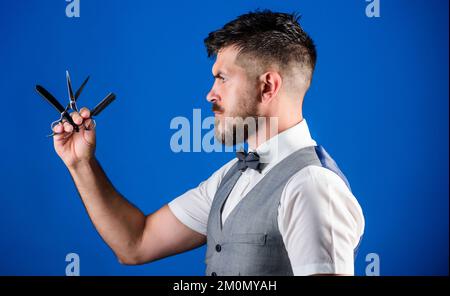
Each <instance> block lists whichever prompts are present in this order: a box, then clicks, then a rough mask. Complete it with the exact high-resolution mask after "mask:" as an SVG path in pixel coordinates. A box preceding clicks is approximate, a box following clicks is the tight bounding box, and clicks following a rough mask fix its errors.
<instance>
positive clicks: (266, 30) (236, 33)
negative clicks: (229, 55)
mask: <svg viewBox="0 0 450 296" xmlns="http://www.w3.org/2000/svg"><path fill="white" fill-rule="evenodd" d="M299 19H300V16H299V15H298V14H296V13H293V14H288V13H278V12H272V11H270V10H263V11H259V10H257V11H254V12H249V13H247V14H243V15H241V16H239V17H238V18H237V19H235V20H233V21H231V22H229V23H227V24H226V25H225V26H223V28H221V29H219V30H217V31H214V32H211V33H209V35H208V37H207V38H205V40H204V42H205V45H206V50H207V52H208V57H214V56H216V55H217V53H218V52H219V51H220V50H221V49H223V48H225V47H227V46H231V45H232V46H235V47H236V48H237V49H238V50H239V54H249V55H250V56H252V57H255V58H257V59H258V60H259V61H262V62H270V63H276V64H278V65H279V66H281V67H282V68H284V67H286V66H288V65H290V64H291V63H297V64H299V65H300V66H301V67H306V68H307V69H308V70H309V71H308V72H310V73H308V74H309V75H308V76H310V77H309V80H311V77H312V72H313V71H314V68H315V65H316V59H317V53H316V47H315V45H314V42H313V40H312V39H311V38H310V37H309V36H308V34H306V32H305V31H303V29H302V27H301V26H300V24H299V22H298V20H299Z"/></svg>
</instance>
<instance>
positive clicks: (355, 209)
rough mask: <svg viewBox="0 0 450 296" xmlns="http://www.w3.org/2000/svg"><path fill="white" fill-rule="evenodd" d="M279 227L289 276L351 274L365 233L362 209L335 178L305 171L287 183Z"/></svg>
mask: <svg viewBox="0 0 450 296" xmlns="http://www.w3.org/2000/svg"><path fill="white" fill-rule="evenodd" d="M278 226H279V229H280V233H281V234H282V236H283V241H284V244H285V247H286V250H287V252H288V256H289V259H290V261H291V266H292V269H293V272H294V275H311V274H321V273H322V274H347V275H353V274H354V249H355V248H356V247H357V245H358V243H359V241H360V237H361V236H362V234H363V231H364V217H363V214H362V210H361V207H360V206H359V203H358V202H357V200H356V198H355V197H354V196H353V194H352V193H351V191H350V190H349V189H348V188H347V186H346V185H345V183H344V182H343V181H342V179H340V177H339V176H338V175H336V174H335V173H333V172H332V171H330V170H328V169H326V168H323V167H319V166H308V167H306V168H304V169H302V170H301V171H299V172H298V173H297V174H295V175H294V176H293V177H292V178H291V179H290V180H289V182H288V183H287V184H286V186H285V188H284V190H283V193H282V197H281V200H280V205H279V209H278Z"/></svg>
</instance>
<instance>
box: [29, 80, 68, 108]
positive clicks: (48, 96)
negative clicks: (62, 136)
mask: <svg viewBox="0 0 450 296" xmlns="http://www.w3.org/2000/svg"><path fill="white" fill-rule="evenodd" d="M36 91H37V92H38V93H39V94H40V95H41V96H42V97H43V98H44V99H45V100H47V102H49V103H50V105H52V106H53V107H55V109H56V110H58V112H59V113H63V112H64V110H65V109H64V107H63V106H62V105H61V103H60V102H58V100H57V99H56V98H55V97H54V96H53V95H52V94H51V93H49V92H48V91H47V90H46V89H45V88H43V87H42V86H40V85H36Z"/></svg>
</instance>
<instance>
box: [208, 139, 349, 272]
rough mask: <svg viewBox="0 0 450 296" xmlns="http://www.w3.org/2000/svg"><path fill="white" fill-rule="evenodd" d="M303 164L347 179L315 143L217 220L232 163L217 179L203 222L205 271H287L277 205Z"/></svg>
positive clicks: (232, 176)
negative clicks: (218, 180) (217, 184)
mask: <svg viewBox="0 0 450 296" xmlns="http://www.w3.org/2000/svg"><path fill="white" fill-rule="evenodd" d="M309 165H316V166H323V167H326V168H328V169H330V170H332V171H333V172H335V173H336V174H337V175H339V176H340V177H341V178H342V179H343V180H344V182H345V183H346V184H347V186H348V182H347V179H346V178H345V176H344V175H343V174H342V172H341V171H340V170H339V168H338V167H337V165H336V163H335V162H334V161H333V159H331V157H330V156H329V155H328V153H327V152H326V151H325V150H324V149H323V148H322V147H321V146H315V147H306V148H303V149H300V150H297V151H296V152H294V153H292V154H291V155H289V156H288V157H286V158H285V159H283V160H282V161H281V162H279V163H278V164H277V165H276V166H275V167H273V168H272V169H271V170H270V171H269V172H268V173H267V175H266V176H265V177H264V178H263V179H262V180H261V181H260V182H259V183H258V184H257V185H256V186H255V187H254V188H253V189H251V190H250V192H249V193H248V194H247V195H246V196H245V197H244V198H243V199H242V200H241V201H240V202H239V203H238V204H237V205H236V207H235V208H234V209H233V210H232V212H231V213H230V214H229V216H228V218H227V219H226V221H225V223H224V224H223V225H222V219H221V216H222V209H223V206H224V204H225V201H226V199H227V198H228V195H229V194H230V192H231V190H232V189H233V187H234V185H235V184H236V182H237V180H238V179H239V177H240V176H241V171H239V170H238V169H237V163H236V164H235V165H234V166H232V167H231V168H230V169H229V171H228V172H227V174H226V175H225V176H224V178H223V179H222V182H221V183H220V185H219V188H218V189H217V192H216V195H215V197H214V200H213V202H212V206H211V211H210V213H209V218H208V225H207V251H206V265H207V268H206V274H207V275H293V272H292V267H291V263H290V261H289V258H288V254H287V251H286V248H285V246H284V243H283V239H282V236H281V233H280V231H279V229H278V205H279V203H280V198H281V193H282V191H283V189H284V187H285V185H286V183H287V182H288V180H289V179H290V178H291V177H292V176H293V175H294V174H295V173H297V172H298V171H300V170H301V169H303V168H304V167H307V166H309Z"/></svg>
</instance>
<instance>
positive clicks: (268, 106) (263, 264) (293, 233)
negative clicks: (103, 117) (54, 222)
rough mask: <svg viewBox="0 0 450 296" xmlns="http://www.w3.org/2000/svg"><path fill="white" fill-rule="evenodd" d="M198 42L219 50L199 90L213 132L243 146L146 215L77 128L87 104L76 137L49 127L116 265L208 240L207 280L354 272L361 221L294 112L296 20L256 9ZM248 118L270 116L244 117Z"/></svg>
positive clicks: (301, 60) (297, 100) (301, 64)
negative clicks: (209, 78) (205, 87)
mask: <svg viewBox="0 0 450 296" xmlns="http://www.w3.org/2000/svg"><path fill="white" fill-rule="evenodd" d="M205 44H206V47H207V51H208V55H209V56H216V61H215V64H214V66H213V69H212V72H213V75H214V77H215V82H214V85H213V86H212V89H211V90H210V92H209V93H208V95H207V99H208V101H209V102H211V103H212V106H213V111H214V113H215V119H216V122H215V123H216V125H215V133H216V137H217V139H219V140H220V141H222V142H223V143H225V144H229V145H233V144H237V143H239V142H241V141H242V140H245V141H247V143H248V146H249V150H251V152H250V153H245V152H244V153H243V152H241V153H238V158H235V159H233V160H231V161H230V162H229V163H227V164H225V165H224V166H222V167H221V168H220V169H218V170H217V171H216V172H215V173H214V174H213V175H212V176H211V177H210V178H208V179H207V180H206V181H204V182H202V183H201V184H200V185H199V186H198V187H196V188H194V189H191V190H189V191H187V192H186V193H185V194H183V195H181V196H180V197H178V198H176V199H174V200H173V201H172V202H171V203H170V204H169V205H165V206H164V207H162V208H161V209H160V210H158V211H156V212H154V213H153V214H150V215H148V216H145V215H144V214H143V213H142V212H141V211H140V210H139V209H137V208H136V207H134V206H133V205H131V204H130V203H129V202H128V201H127V200H126V199H125V198H124V197H122V196H121V195H120V194H119V193H118V192H117V191H116V190H115V189H114V187H113V185H112V184H111V183H110V181H109V180H108V178H107V177H106V175H105V173H104V171H103V170H102V168H101V167H100V164H99V163H98V161H97V160H96V158H95V153H94V152H95V139H96V138H95V129H84V128H83V127H85V126H88V125H89V124H90V122H91V119H90V114H89V110H88V109H86V108H83V109H82V110H81V111H80V113H73V114H72V118H73V120H74V121H75V123H76V124H78V125H80V126H81V130H80V132H78V133H72V126H71V125H70V124H68V123H64V124H60V125H58V126H56V127H55V128H54V132H55V133H57V135H56V136H54V147H55V150H56V152H57V153H58V155H59V156H60V157H61V159H62V160H63V161H64V163H65V165H66V166H67V167H68V169H69V171H70V173H71V175H72V177H73V180H74V182H75V185H76V186H77V189H78V191H79V193H80V196H81V198H82V200H83V202H84V204H85V206H86V209H87V211H88V214H89V216H90V218H91V219H92V222H93V223H94V225H95V227H96V228H97V230H98V232H99V233H100V235H101V236H102V238H103V239H104V240H105V241H106V243H107V244H108V245H109V246H110V247H111V248H112V250H113V251H114V252H115V254H116V255H117V257H118V259H119V261H120V262H121V263H123V264H131V265H132V264H143V263H146V262H151V261H153V260H157V259H159V258H163V257H166V256H170V255H174V254H177V253H180V252H184V251H187V250H190V249H193V248H196V247H199V246H201V245H203V244H205V243H206V242H207V254H206V263H207V271H206V273H207V274H208V275H313V274H347V275H352V274H353V273H354V251H355V249H356V248H357V245H358V243H359V241H360V238H361V236H362V234H363V230H364V217H363V215H362V211H361V208H360V206H359V204H358V202H357V200H356V199H355V197H354V196H353V194H352V193H351V191H350V188H349V186H348V184H347V180H346V179H345V177H344V176H343V175H342V173H341V172H340V171H339V169H338V168H337V166H336V164H335V163H334V161H333V160H332V159H331V158H330V157H329V155H328V154H327V153H326V152H325V150H324V149H323V148H322V147H320V146H317V145H316V142H315V141H314V140H313V139H312V138H311V136H310V134H309V130H308V126H307V124H306V120H305V119H304V118H303V116H302V103H303V98H304V96H305V94H306V91H307V90H308V88H309V86H310V84H311V79H312V74H313V70H314V66H315V62H316V50H315V46H314V44H313V41H312V40H311V38H310V37H309V36H308V35H307V34H306V33H305V32H304V31H303V30H302V28H301V27H300V25H299V24H298V21H297V18H296V17H295V16H294V15H289V14H284V13H273V12H270V11H257V12H253V13H248V14H245V15H242V16H240V17H238V18H237V19H236V20H233V21H232V22H230V23H228V24H226V25H225V26H224V27H223V28H222V29H219V30H217V31H215V32H212V33H210V34H209V36H208V37H207V38H206V39H205ZM248 118H250V119H261V118H263V119H268V118H276V119H277V120H276V124H274V125H273V124H272V125H271V121H269V120H266V121H259V120H257V121H256V123H255V124H254V125H251V124H249V123H248V122H247V121H245V120H241V119H248ZM274 126H275V128H276V129H275V135H274V134H273V133H271V131H273V128H274ZM251 127H253V128H251ZM238 131H243V137H241V138H242V139H239V137H238V135H237V134H238Z"/></svg>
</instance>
